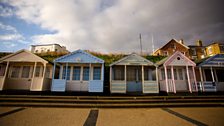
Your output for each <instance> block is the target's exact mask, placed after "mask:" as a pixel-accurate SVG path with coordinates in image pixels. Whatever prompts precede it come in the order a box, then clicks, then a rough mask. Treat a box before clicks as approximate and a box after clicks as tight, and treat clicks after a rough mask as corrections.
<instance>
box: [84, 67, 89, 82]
mask: <svg viewBox="0 0 224 126" xmlns="http://www.w3.org/2000/svg"><path fill="white" fill-rule="evenodd" d="M83 80H86V81H88V80H89V67H84V68H83Z"/></svg>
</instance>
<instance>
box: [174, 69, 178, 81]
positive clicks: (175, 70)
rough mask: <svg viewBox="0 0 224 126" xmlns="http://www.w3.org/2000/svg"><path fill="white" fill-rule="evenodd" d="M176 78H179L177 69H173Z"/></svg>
mask: <svg viewBox="0 0 224 126" xmlns="http://www.w3.org/2000/svg"><path fill="white" fill-rule="evenodd" d="M173 74H174V80H177V69H173Z"/></svg>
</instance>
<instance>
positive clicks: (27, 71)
mask: <svg viewBox="0 0 224 126" xmlns="http://www.w3.org/2000/svg"><path fill="white" fill-rule="evenodd" d="M29 75H30V66H23V70H22V78H29Z"/></svg>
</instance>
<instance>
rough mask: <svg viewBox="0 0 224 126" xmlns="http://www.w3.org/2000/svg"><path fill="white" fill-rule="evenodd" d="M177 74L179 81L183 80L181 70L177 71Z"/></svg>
mask: <svg viewBox="0 0 224 126" xmlns="http://www.w3.org/2000/svg"><path fill="white" fill-rule="evenodd" d="M178 73H179V80H183V79H184V78H183V71H182V69H178Z"/></svg>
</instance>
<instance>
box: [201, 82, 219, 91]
mask: <svg viewBox="0 0 224 126" xmlns="http://www.w3.org/2000/svg"><path fill="white" fill-rule="evenodd" d="M203 85H204V91H205V92H216V83H215V82H211V81H206V82H204V84H203Z"/></svg>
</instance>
